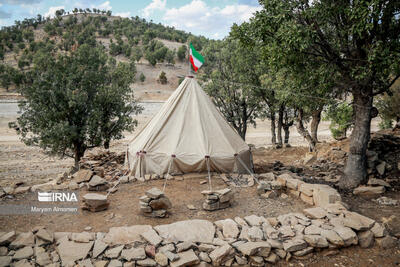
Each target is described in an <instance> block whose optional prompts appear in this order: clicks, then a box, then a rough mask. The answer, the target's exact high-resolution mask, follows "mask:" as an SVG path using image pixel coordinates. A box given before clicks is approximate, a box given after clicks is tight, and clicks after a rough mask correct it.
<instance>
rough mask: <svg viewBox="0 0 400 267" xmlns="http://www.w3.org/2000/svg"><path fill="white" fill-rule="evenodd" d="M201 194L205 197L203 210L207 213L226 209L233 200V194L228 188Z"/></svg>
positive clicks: (206, 191)
mask: <svg viewBox="0 0 400 267" xmlns="http://www.w3.org/2000/svg"><path fill="white" fill-rule="evenodd" d="M201 193H202V194H203V195H204V196H205V197H206V200H205V201H204V202H203V209H205V210H208V211H212V210H219V209H225V208H228V207H230V206H231V201H232V200H233V193H232V190H231V189H230V188H225V189H221V190H216V191H211V190H205V191H202V192H201Z"/></svg>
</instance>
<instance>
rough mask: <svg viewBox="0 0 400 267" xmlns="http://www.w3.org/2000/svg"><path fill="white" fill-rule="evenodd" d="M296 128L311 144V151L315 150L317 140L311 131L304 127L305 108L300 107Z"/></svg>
mask: <svg viewBox="0 0 400 267" xmlns="http://www.w3.org/2000/svg"><path fill="white" fill-rule="evenodd" d="M296 128H297V131H298V132H299V134H300V135H301V136H303V137H304V138H305V139H306V140H307V142H308V145H309V149H310V152H314V151H315V141H314V139H312V137H311V135H310V133H309V132H308V131H307V130H306V129H305V128H304V125H303V109H301V108H299V109H298V112H297V118H296Z"/></svg>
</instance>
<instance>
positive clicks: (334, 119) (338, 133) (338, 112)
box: [324, 103, 353, 140]
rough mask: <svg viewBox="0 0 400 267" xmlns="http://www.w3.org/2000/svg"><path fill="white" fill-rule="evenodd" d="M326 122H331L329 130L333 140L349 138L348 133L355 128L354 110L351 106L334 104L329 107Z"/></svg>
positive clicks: (325, 117)
mask: <svg viewBox="0 0 400 267" xmlns="http://www.w3.org/2000/svg"><path fill="white" fill-rule="evenodd" d="M324 120H326V121H330V122H331V124H330V126H329V130H331V133H332V136H333V138H335V139H336V140H341V139H343V138H346V137H347V131H348V130H349V129H350V128H351V127H352V126H353V108H352V107H351V105H350V104H347V103H342V104H333V105H330V106H328V108H327V110H326V112H325V116H324Z"/></svg>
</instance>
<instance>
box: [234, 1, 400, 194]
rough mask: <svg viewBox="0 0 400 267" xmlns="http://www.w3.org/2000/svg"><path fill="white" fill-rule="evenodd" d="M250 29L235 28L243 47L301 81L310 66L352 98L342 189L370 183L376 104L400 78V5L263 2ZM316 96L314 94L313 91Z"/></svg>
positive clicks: (340, 2) (365, 2) (370, 2)
mask: <svg viewBox="0 0 400 267" xmlns="http://www.w3.org/2000/svg"><path fill="white" fill-rule="evenodd" d="M261 4H262V7H263V9H262V10H261V11H259V12H257V13H256V15H255V16H254V17H253V18H252V19H251V20H250V22H249V23H244V24H242V25H241V26H240V27H239V26H237V25H234V26H233V32H235V34H236V36H238V37H239V38H241V40H242V41H243V42H245V43H251V42H258V43H261V44H262V45H263V47H264V55H265V56H267V57H268V58H269V61H270V63H271V65H273V66H275V67H276V68H279V69H280V68H287V69H289V70H290V71H291V72H293V73H297V75H296V77H300V78H301V74H302V68H301V66H303V65H304V64H305V63H307V62H310V63H311V66H313V68H315V72H319V71H321V70H322V71H323V72H325V73H326V75H325V78H329V76H328V75H329V74H331V75H332V74H333V75H335V76H337V79H336V81H335V82H336V89H337V90H341V91H345V92H349V93H351V94H352V96H353V112H354V129H353V131H352V134H351V139H350V150H349V154H348V159H347V162H346V167H345V170H344V173H345V175H344V176H343V177H342V179H341V181H340V186H341V187H342V188H354V187H356V186H358V185H359V184H361V183H364V182H366V177H367V168H366V167H367V158H366V150H367V145H368V141H369V139H370V127H371V119H372V117H373V115H374V114H376V112H375V111H374V107H373V105H372V103H373V98H374V96H376V95H379V94H381V93H383V92H386V91H388V89H389V88H390V86H391V85H392V84H393V83H394V82H395V81H396V80H397V79H398V78H399V77H400V66H399V64H398V56H399V49H400V39H399V38H398V32H399V29H400V18H399V16H398V13H399V11H400V2H398V1H385V2H384V1H379V0H371V1H362V0H360V1H344V0H340V1H327V0H323V1H313V2H309V1H300V0H289V1H281V0H264V1H262V2H261ZM310 92H312V90H310Z"/></svg>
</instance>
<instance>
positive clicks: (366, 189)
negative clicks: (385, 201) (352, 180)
mask: <svg viewBox="0 0 400 267" xmlns="http://www.w3.org/2000/svg"><path fill="white" fill-rule="evenodd" d="M383 193H385V187H384V186H382V185H380V186H359V187H357V188H356V189H354V191H353V194H354V195H365V196H375V195H381V194H383Z"/></svg>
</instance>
